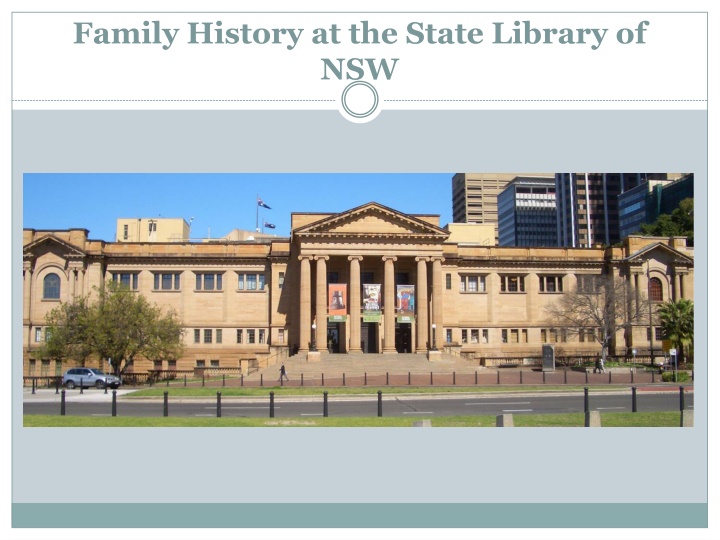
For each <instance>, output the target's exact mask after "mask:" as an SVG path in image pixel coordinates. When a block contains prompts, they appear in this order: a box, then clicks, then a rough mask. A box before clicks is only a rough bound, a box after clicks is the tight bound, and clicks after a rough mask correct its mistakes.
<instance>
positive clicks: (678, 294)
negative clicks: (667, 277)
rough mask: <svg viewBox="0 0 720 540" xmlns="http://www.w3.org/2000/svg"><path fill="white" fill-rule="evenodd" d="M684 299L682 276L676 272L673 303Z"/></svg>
mask: <svg viewBox="0 0 720 540" xmlns="http://www.w3.org/2000/svg"><path fill="white" fill-rule="evenodd" d="M681 298H682V288H681V286H680V274H679V273H678V272H677V270H676V271H675V276H674V279H673V291H672V299H673V302H677V301H678V300H680V299H681Z"/></svg>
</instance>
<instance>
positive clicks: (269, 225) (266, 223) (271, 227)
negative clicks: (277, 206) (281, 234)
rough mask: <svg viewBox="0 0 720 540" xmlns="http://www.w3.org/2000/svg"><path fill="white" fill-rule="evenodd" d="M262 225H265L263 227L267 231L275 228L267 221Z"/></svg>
mask: <svg viewBox="0 0 720 540" xmlns="http://www.w3.org/2000/svg"><path fill="white" fill-rule="evenodd" d="M264 224H265V226H266V227H267V228H268V229H274V228H275V225H273V224H272V223H268V222H267V221H266V222H265V223H264Z"/></svg>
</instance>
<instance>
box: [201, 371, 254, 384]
mask: <svg viewBox="0 0 720 540" xmlns="http://www.w3.org/2000/svg"><path fill="white" fill-rule="evenodd" d="M260 377H262V375H260ZM202 378H203V381H202V385H203V386H205V372H204V371H203V374H202Z"/></svg>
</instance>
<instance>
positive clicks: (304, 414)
mask: <svg viewBox="0 0 720 540" xmlns="http://www.w3.org/2000/svg"><path fill="white" fill-rule="evenodd" d="M322 415H323V413H300V416H322Z"/></svg>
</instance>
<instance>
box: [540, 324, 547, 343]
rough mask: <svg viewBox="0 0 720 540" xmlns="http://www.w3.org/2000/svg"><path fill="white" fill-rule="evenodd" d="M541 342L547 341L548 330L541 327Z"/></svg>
mask: <svg viewBox="0 0 720 540" xmlns="http://www.w3.org/2000/svg"><path fill="white" fill-rule="evenodd" d="M540 343H547V330H545V329H544V328H541V329H540Z"/></svg>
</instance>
